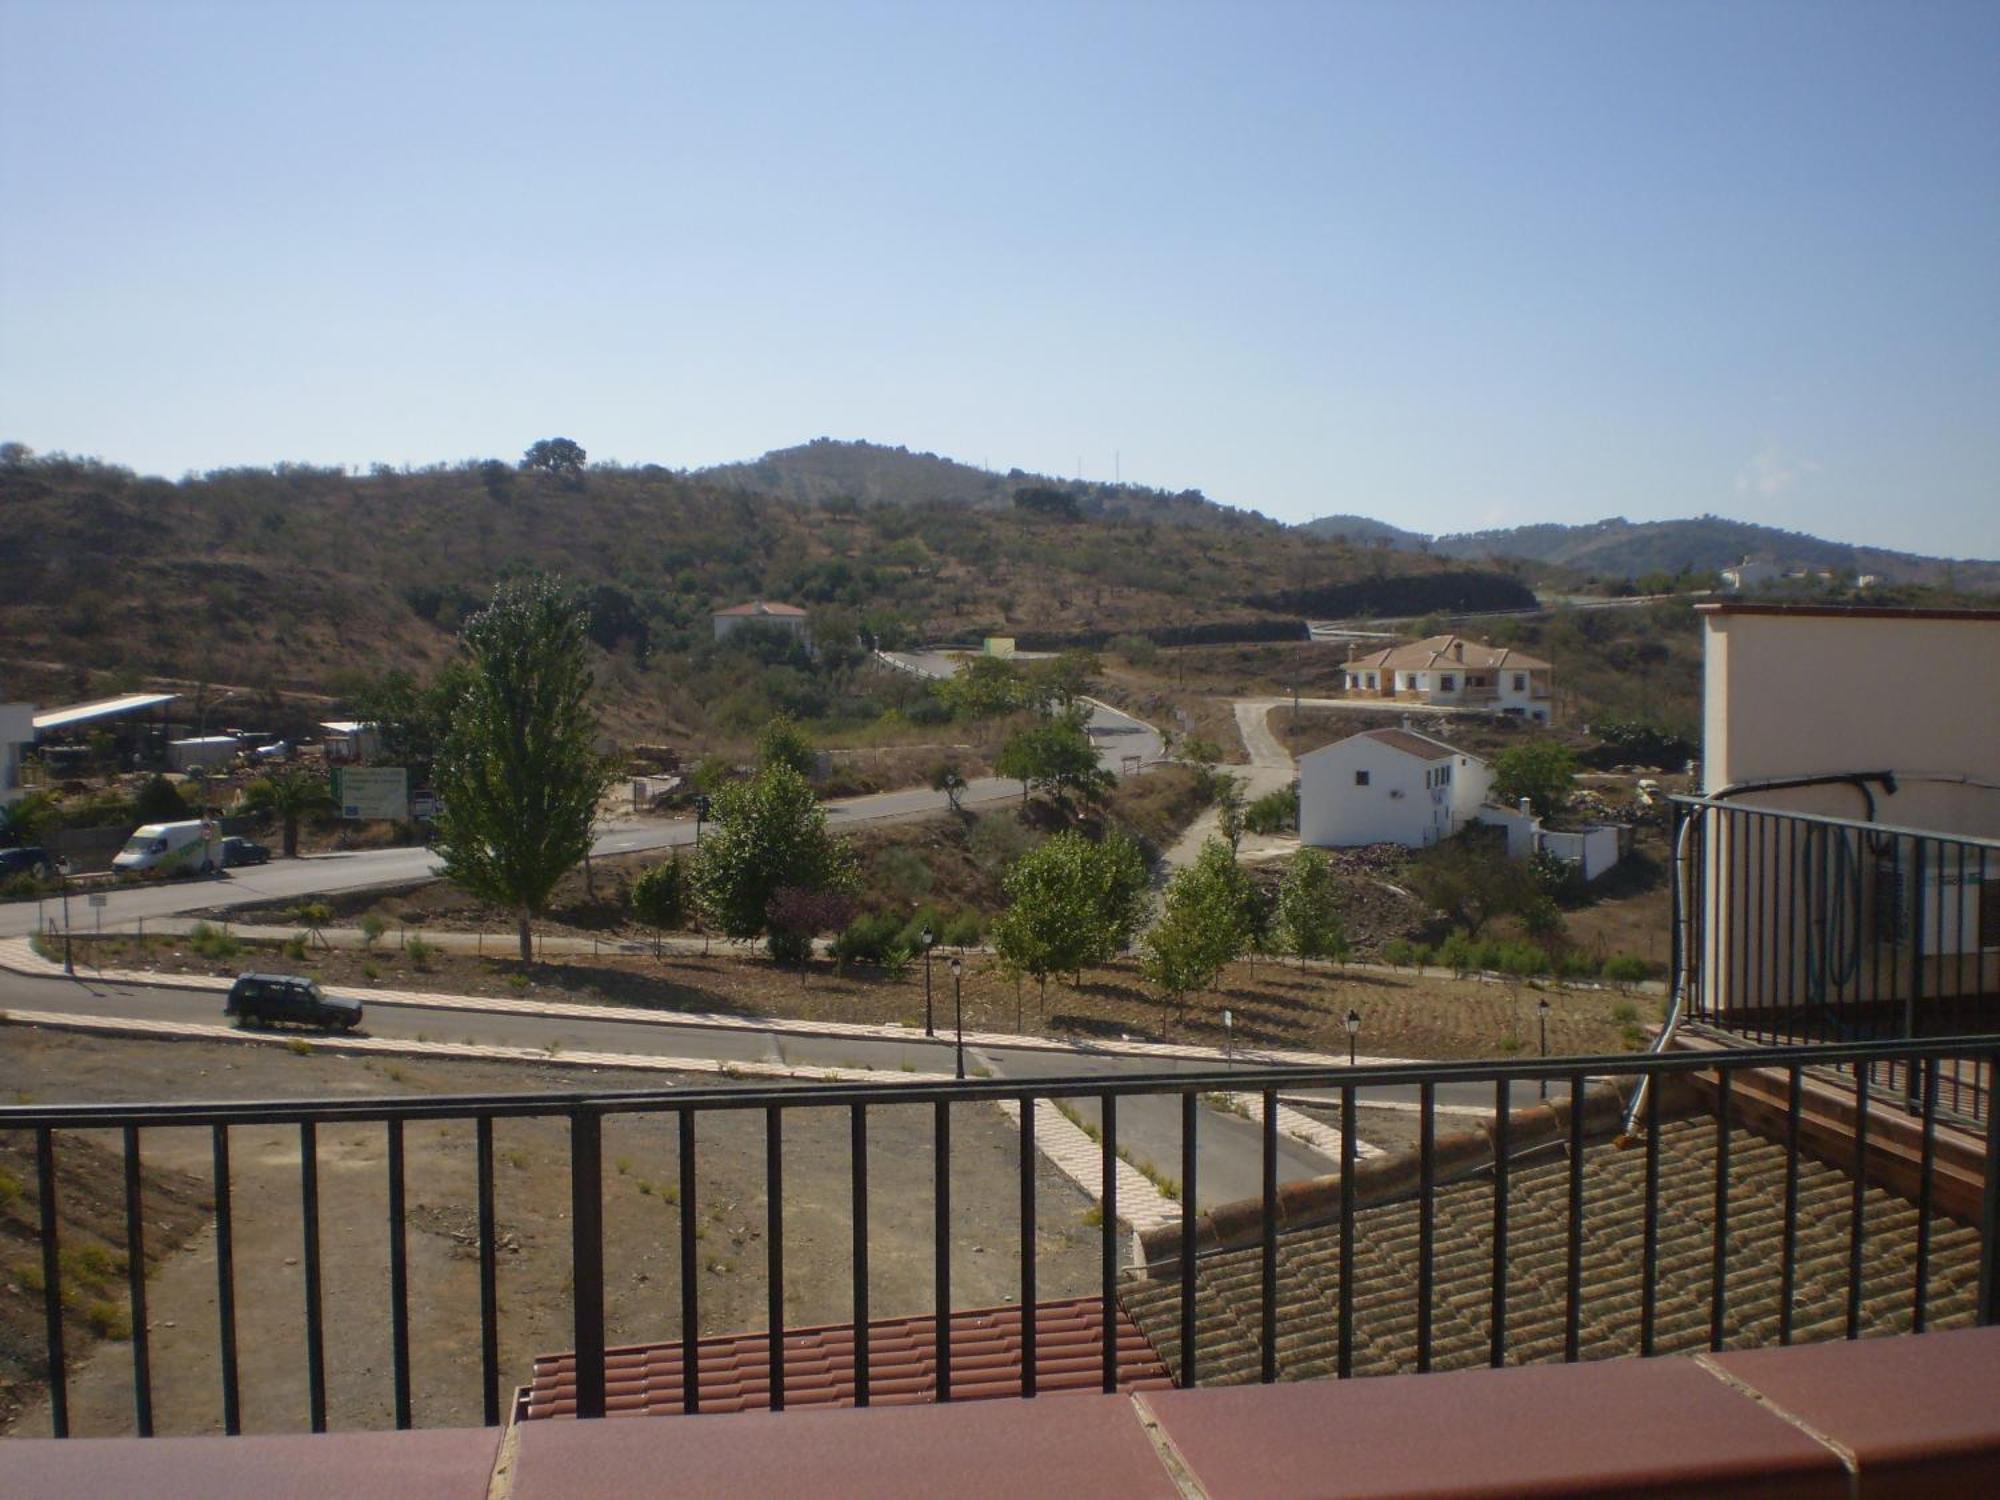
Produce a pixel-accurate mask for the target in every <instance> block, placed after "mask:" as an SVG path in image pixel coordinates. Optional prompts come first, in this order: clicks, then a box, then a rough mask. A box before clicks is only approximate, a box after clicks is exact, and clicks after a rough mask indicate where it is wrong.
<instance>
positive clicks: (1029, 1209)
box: [1019, 1099, 1040, 1397]
mask: <svg viewBox="0 0 2000 1500" xmlns="http://www.w3.org/2000/svg"><path fill="white" fill-rule="evenodd" d="M1035 1165H1036V1163H1035V1101H1034V1100H1032V1099H1023V1100H1022V1101H1021V1160H1020V1164H1019V1168H1020V1175H1021V1184H1020V1186H1021V1394H1022V1395H1023V1396H1024V1397H1025V1396H1033V1395H1034V1394H1035V1392H1036V1390H1037V1381H1038V1377H1039V1372H1038V1371H1037V1369H1036V1368H1035V1366H1036V1359H1037V1354H1036V1349H1035V1319H1034V1316H1033V1310H1034V1306H1035V1304H1036V1302H1037V1301H1038V1300H1040V1297H1039V1293H1038V1292H1037V1291H1036V1288H1035V1236H1036V1233H1037V1230H1036V1228H1035Z"/></svg>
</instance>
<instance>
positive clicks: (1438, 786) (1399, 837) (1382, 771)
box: [1299, 729, 1493, 849]
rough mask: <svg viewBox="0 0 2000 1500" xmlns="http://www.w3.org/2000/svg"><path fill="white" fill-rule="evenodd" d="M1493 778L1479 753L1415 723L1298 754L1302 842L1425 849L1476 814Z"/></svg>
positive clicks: (1459, 827)
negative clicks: (1435, 736)
mask: <svg viewBox="0 0 2000 1500" xmlns="http://www.w3.org/2000/svg"><path fill="white" fill-rule="evenodd" d="M1492 785H1493V772H1492V770H1491V769H1490V768H1489V767H1488V766H1487V764H1486V762H1485V761H1483V760H1481V759H1479V757H1478V756H1476V755H1467V754H1466V753H1465V752H1464V751H1462V750H1456V749H1453V748H1452V747H1451V746H1450V745H1447V744H1445V743H1444V741H1442V740H1434V739H1432V738H1431V737H1430V736H1429V735H1425V734H1418V733H1417V732H1416V731H1415V730H1412V729H1370V730H1366V731H1364V732H1363V733H1361V734H1356V735H1350V736H1349V737H1348V738H1346V739H1344V740H1337V741H1335V742H1334V743H1333V744H1331V745H1322V746H1321V747H1320V748H1319V749H1317V750H1314V751H1313V752H1311V753H1310V754H1308V755H1304V756H1301V757H1300V758H1299V842H1301V843H1303V844H1313V845H1318V846H1319V847H1321V848H1342V847H1347V846H1351V845H1358V844H1402V845H1404V846H1405V847H1406V848H1411V849H1421V848H1424V847H1425V846H1426V845H1430V844H1435V843H1437V842H1439V841H1440V840H1442V839H1448V838H1450V837H1451V836H1452V835H1453V834H1455V833H1457V832H1459V831H1460V830H1461V829H1462V828H1464V827H1465V825H1466V824H1467V823H1469V822H1471V821H1472V820H1473V818H1474V816H1475V815H1476V814H1477V813H1478V811H1479V807H1480V804H1481V803H1483V802H1485V800H1486V796H1487V793H1488V791H1489V790H1490V789H1491V788H1492Z"/></svg>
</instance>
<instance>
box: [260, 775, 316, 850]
mask: <svg viewBox="0 0 2000 1500" xmlns="http://www.w3.org/2000/svg"><path fill="white" fill-rule="evenodd" d="M243 804H244V806H246V807H248V808H250V809H251V810H252V811H254V812H264V813H271V814H273V815H275V816H276V817H278V818H280V819H281V820H283V823H284V829H285V857H286V858H287V859H295V858H297V857H298V852H299V820H300V819H301V818H303V817H304V816H305V815H306V814H307V813H309V812H317V811H319V810H320V809H321V808H323V807H330V806H332V804H333V798H332V797H331V796H329V795H328V793H327V785H326V778H325V777H324V776H319V775H316V774H314V773H313V772H311V771H308V770H305V769H304V768H302V767H286V768H284V769H280V770H274V771H271V772H269V773H268V774H266V775H263V776H259V777H258V778H257V779H256V780H255V781H253V782H251V783H250V785H248V786H247V787H245V788H244V789H243Z"/></svg>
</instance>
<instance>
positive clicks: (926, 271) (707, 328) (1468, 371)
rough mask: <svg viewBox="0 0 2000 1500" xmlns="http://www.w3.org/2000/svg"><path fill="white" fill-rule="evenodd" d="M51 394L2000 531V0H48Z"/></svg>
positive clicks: (13, 234) (1495, 514) (1344, 501)
mask: <svg viewBox="0 0 2000 1500" xmlns="http://www.w3.org/2000/svg"><path fill="white" fill-rule="evenodd" d="M0 54H4V55H5V56H6V57H7V58H8V59H9V63H8V68H7V84H6V87H5V88H4V90H0V194H4V196H0V202H4V203H5V205H6V209H5V214H4V218H0V436H5V437H12V438H15V439H18V440H20V441H23V442H26V443H28V444H30V445H31V446H33V447H35V448H37V449H56V448H61V449H67V450H70V451H72V452H83V453H94V454H98V455H101V456H103V457H105V458H107V459H112V460H116V461H119V462H123V463H128V464H131V465H133V466H134V467H137V468H140V469H143V470H147V471H153V472H162V473H167V474H179V473H181V472H183V471H185V470H188V469H205V468H210V467H216V466H221V465H226V464H234V463H270V462H274V461H278V460H282V459H292V460H300V461H311V462H321V463H352V464H366V463H369V462H373V461H378V460H379V461H386V462H391V463H399V464H400V463H424V462H430V461H434V460H439V459H443V460H455V459H459V458H464V457H475V456H487V455H499V456H503V457H514V456H517V455H518V454H519V453H520V451H521V450H522V449H523V448H524V447H526V446H527V444H528V443H529V442H531V441H533V440H534V439H536V438H538V437H543V436H548V435H550V434H554V433H562V434H566V435H569V436H571V437H574V438H576V439H577V440H578V441H580V442H582V443H583V444H584V445H585V446H586V447H587V448H588V449H589V450H590V452H591V454H592V456H593V457H594V458H616V459H620V460H624V461H627V462H655V463H663V464H668V465H672V466H677V467H678V466H699V465H703V464H708V463H715V462H721V461H725V460H729V459H735V458H742V457H748V456H752V455H754V454H757V453H759V452H762V451H764V450H765V449H768V448H773V447H780V446H786V445H789V444H791V443H795V442H800V441H803V440H805V439H807V438H811V437H815V436H819V435H822V434H824V435H830V436H835V437H866V438H871V439H874V440H877V441H881V442H887V443H902V444H907V445H909V446H910V447H912V448H922V449H929V450H933V451H936V452H941V453H946V454H950V455H952V456H954V457H959V458H963V459H967V460H969V461H972V462H975V463H976V462H988V463H991V464H992V465H994V466H996V467H1001V468H1005V467H1009V466H1013V465H1019V466H1021V467H1023V468H1029V469H1039V470H1044V471H1048V472H1053V473H1059V474H1074V473H1076V472H1077V471H1078V469H1079V465H1080V466H1081V471H1082V472H1083V473H1084V474H1085V475H1086V476H1089V477H1102V478H1110V477H1111V476H1112V474H1113V471H1114V466H1116V467H1118V468H1119V469H1120V470H1122V474H1123V476H1124V477H1125V478H1126V479H1128V480H1138V481H1142V482H1146V483H1153V484H1160V485H1165V486H1168V487H1172V488H1182V487H1188V486H1197V487H1200V488H1202V489H1204V490H1206V491H1207V492H1208V493H1209V494H1210V495H1212V496H1214V497H1216V498H1217V499H1221V500H1225V501H1228V502H1230V503H1233V504H1239V505H1245V506H1250V507H1255V508H1257V509H1260V510H1263V511H1265V512H1266V513H1268V514H1272V515H1276V516H1280V517H1283V518H1285V519H1294V520H1296V519H1305V518H1307V517H1310V516H1313V515H1319V514H1325V513H1329V512H1336V511H1354V512H1360V513H1363V514H1368V515H1373V516H1378V517H1381V518H1382V519H1384V520H1389V521H1393V522H1396V523H1398V524H1401V525H1404V526H1409V527H1412V528H1415V529H1418V530H1425V531H1437V530H1465V529H1472V528H1476V527H1481V526H1493V525H1512V524H1519V523H1524V522H1532V521H1543V520H1558V521H1580V520H1589V519H1595V518H1597V517H1600V516H1605V515H1614V514H1622V515H1626V516H1629V517H1632V518H1634V519H1653V518H1662V517H1669V516H1682V515H1694V514H1699V513H1702V512H1705V511H1712V512H1717V513H1722V514H1728V515H1733V516H1738V517H1741V518H1743V519H1748V520H1757V521H1763V522H1766V523H1768V524H1772V525H1780V526H1789V527H1795V528H1798V529H1802V530H1811V531H1815V532H1818V533H1820V534H1822V535H1829V536H1833V537H1837V538H1841V539H1845V540H1852V541H1865V542H1872V543H1877V544H1882V545H1889V546H1896V547H1902V548H1907V549H1909V550H1915V551H1923V552H1943V553H1955V554H1959V555H1971V556H1987V557H1994V556H2000V4H1993V3H1990V0H1980V3H1971V4H1935V3H1921V0H1918V3H1895V4H1889V3H1883V4H1874V5H1849V4H1839V3H1828V0H1810V3H1800V4H1760V3H1744V0H1738V3H1728V4H1715V5H1709V4H1700V3H1672V4H1669V3H1655V4H1645V3H1619V4H1610V3H1605V4H1593V5H1571V4H1547V3H1519V4H1500V3H1477V4H1456V3H1425V0H1405V3H1398V4H1379V5H1378V4H1361V5H1344V4H1315V5H1284V4H1262V5H1258V4H1244V5H1229V6H1202V5H1183V4H1173V3H1168V0H1157V3H1151V4H1142V5H1131V6H1126V5H1111V4H1095V5H1094V4H1076V5H1043V4H1032V3H1020V0H1015V3H1010V4H1005V5H979V4H971V3H954V4H934V5H925V6H875V5H868V6H858V5H835V4H832V3H827V4H816V5H797V6H791V5H769V4H766V5H758V4H739V5H727V6H723V5H717V6H701V7H680V6H672V5H630V6H627V5H613V4H571V5H564V6H556V5H553V4H551V5H534V6H523V5H505V4H492V3H486V4H478V5H463V6H461V5H448V4H440V3H429V4H424V3H405V4H395V5H376V4H332V3H326V4H317V5H314V4H306V3H302V0H294V3H282V4H261V3H244V4H237V5H205V4H197V3H192V0H188V3H159V4H141V5H114V4H102V3H91V0H64V3H61V4H42V3H26V0H0Z"/></svg>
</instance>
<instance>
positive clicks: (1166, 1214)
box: [994, 1099, 1181, 1234]
mask: <svg viewBox="0 0 2000 1500" xmlns="http://www.w3.org/2000/svg"><path fill="white" fill-rule="evenodd" d="M994 1102H995V1104H996V1105H997V1106H998V1107H999V1110H1000V1113H1002V1114H1003V1115H1005V1116H1006V1117H1007V1118H1008V1119H1009V1120H1012V1121H1013V1122H1014V1123H1015V1124H1016V1125H1019V1124H1020V1122H1021V1106H1020V1102H1019V1101H1018V1100H1014V1099H999V1100H996V1101H994ZM1035 1149H1036V1150H1037V1151H1039V1152H1040V1153H1041V1154H1042V1155H1043V1156H1046V1157H1047V1158H1048V1159H1049V1161H1050V1163H1051V1164H1052V1165H1053V1166H1054V1167H1055V1169H1056V1170H1057V1171H1058V1172H1061V1173H1062V1174H1063V1176H1065V1177H1067V1178H1068V1179H1069V1180H1070V1181H1071V1182H1073V1183H1075V1184H1076V1185H1077V1186H1078V1187H1079V1188H1081V1189H1082V1190H1083V1193H1084V1196H1085V1197H1087V1198H1089V1199H1090V1201H1091V1202H1092V1203H1097V1202H1100V1201H1101V1195H1102V1191H1103V1187H1104V1148H1103V1146H1102V1145H1100V1144H1099V1143H1098V1142H1096V1141H1094V1140H1092V1139H1091V1138H1090V1136H1089V1135H1088V1134H1086V1133H1085V1132H1084V1130H1083V1129H1082V1127H1080V1126H1078V1125H1077V1124H1076V1123H1075V1122H1073V1121H1072V1120H1071V1119H1070V1118H1069V1116H1067V1115H1065V1114H1064V1113H1063V1112H1062V1111H1061V1110H1060V1109H1058V1108H1057V1107H1056V1105H1055V1101H1054V1100H1051V1099H1037V1100H1036V1101H1035ZM1116 1163H1117V1166H1116V1172H1117V1185H1118V1217H1119V1218H1121V1219H1123V1220H1124V1221H1125V1222H1126V1223H1127V1224H1129V1225H1131V1226H1132V1230H1133V1232H1134V1233H1135V1234H1145V1233H1146V1232H1148V1231H1149V1230H1156V1229H1161V1228H1164V1227H1165V1226H1167V1225H1169V1224H1178V1223H1180V1221H1181V1207H1180V1205H1179V1204H1178V1203H1175V1202H1173V1201H1172V1200H1171V1199H1169V1198H1168V1197H1166V1195H1165V1194H1163V1193H1161V1191H1160V1190H1159V1189H1158V1188H1156V1187H1154V1186H1153V1182H1152V1179H1151V1178H1149V1177H1148V1176H1146V1174H1145V1173H1144V1172H1141V1171H1140V1170H1139V1169H1138V1168H1137V1167H1135V1166H1133V1165H1132V1164H1131V1163H1130V1162H1129V1161H1126V1160H1125V1159H1124V1158H1123V1157H1122V1156H1121V1157H1118V1158H1116Z"/></svg>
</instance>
